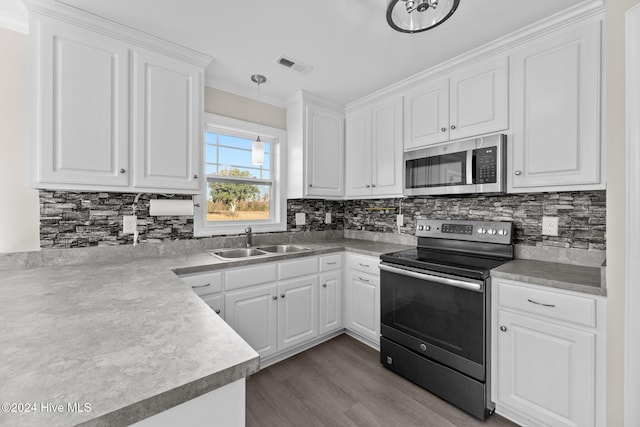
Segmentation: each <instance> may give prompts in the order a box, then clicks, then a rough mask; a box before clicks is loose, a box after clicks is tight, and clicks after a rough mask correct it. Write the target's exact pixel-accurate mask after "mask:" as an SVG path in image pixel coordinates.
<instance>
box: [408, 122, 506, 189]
mask: <svg viewBox="0 0 640 427" xmlns="http://www.w3.org/2000/svg"><path fill="white" fill-rule="evenodd" d="M506 141H507V137H506V135H502V134H500V135H490V136H485V137H482V138H476V139H469V140H465V141H458V142H450V143H446V144H442V145H438V146H435V147H427V148H421V149H418V150H413V151H407V152H405V153H404V195H405V196H424V195H426V196H435V195H444V194H470V193H504V192H505V188H506V179H505V178H506V158H507V157H506V149H507V147H506Z"/></svg>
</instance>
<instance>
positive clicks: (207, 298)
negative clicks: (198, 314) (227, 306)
mask: <svg viewBox="0 0 640 427" xmlns="http://www.w3.org/2000/svg"><path fill="white" fill-rule="evenodd" d="M200 298H202V301H204V302H206V303H207V305H208V306H209V307H211V309H212V310H213V311H215V313H216V314H217V315H218V316H220V317H222V318H223V319H224V300H223V299H222V294H213V295H204V296H202V297H200Z"/></svg>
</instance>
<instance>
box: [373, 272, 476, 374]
mask: <svg viewBox="0 0 640 427" xmlns="http://www.w3.org/2000/svg"><path fill="white" fill-rule="evenodd" d="M485 315H486V292H485V283H484V281H479V280H472V279H464V278H456V277H453V276H447V275H443V274H440V273H431V272H427V271H424V270H420V269H414V268H411V267H405V266H397V265H393V264H388V263H382V264H380V319H381V328H380V331H381V334H382V336H384V337H385V338H387V339H389V340H391V341H394V342H396V343H397V344H400V345H402V346H404V347H406V348H409V349H411V350H413V351H415V352H417V353H419V354H421V355H423V356H425V357H428V358H430V359H432V360H435V361H437V362H439V363H441V364H444V365H446V366H448V367H450V368H453V369H455V370H457V371H459V372H462V373H464V374H466V375H468V376H470V377H473V378H475V379H477V380H479V381H485V345H486V344H485V334H486V329H485Z"/></svg>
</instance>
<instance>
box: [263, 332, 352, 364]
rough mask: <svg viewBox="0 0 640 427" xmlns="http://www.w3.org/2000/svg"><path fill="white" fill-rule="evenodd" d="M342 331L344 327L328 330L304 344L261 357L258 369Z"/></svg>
mask: <svg viewBox="0 0 640 427" xmlns="http://www.w3.org/2000/svg"><path fill="white" fill-rule="evenodd" d="M343 333H344V329H338V330H336V331H334V332H329V333H328V334H325V335H322V336H319V337H317V338H314V339H313V340H311V341H309V342H306V343H304V344H300V345H299V346H297V347H293V348H290V349H289V350H286V351H283V352H282V353H277V354H274V355H273V356H269V357H267V358H264V359H261V360H260V369H261V370H262V369H264V368H266V367H268V366H271V365H273V364H275V363H278V362H281V361H283V360H285V359H288V358H289V357H291V356H295V355H296V354H298V353H302V352H303V351H306V350H309V349H310V348H312V347H315V346H317V345H318V344H322V343H323V342H325V341H329V340H330V339H332V338H335V337H337V336H339V335H342V334H343Z"/></svg>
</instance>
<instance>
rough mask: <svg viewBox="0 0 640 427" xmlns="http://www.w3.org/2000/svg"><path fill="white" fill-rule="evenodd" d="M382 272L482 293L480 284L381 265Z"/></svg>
mask: <svg viewBox="0 0 640 427" xmlns="http://www.w3.org/2000/svg"><path fill="white" fill-rule="evenodd" d="M380 270H382V271H387V272H389V273H395V274H400V275H402V276H408V277H413V278H414V279H420V280H428V281H430V282H435V283H440V284H442V285H448V286H455V287H456V288H462V289H468V290H470V291H476V292H482V285H481V284H480V283H473V282H467V281H463V280H457V279H449V278H447V277H440V276H433V275H431V274H426V273H419V272H417V271H412V270H405V269H404V268H398V267H391V266H390V265H386V264H380Z"/></svg>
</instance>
